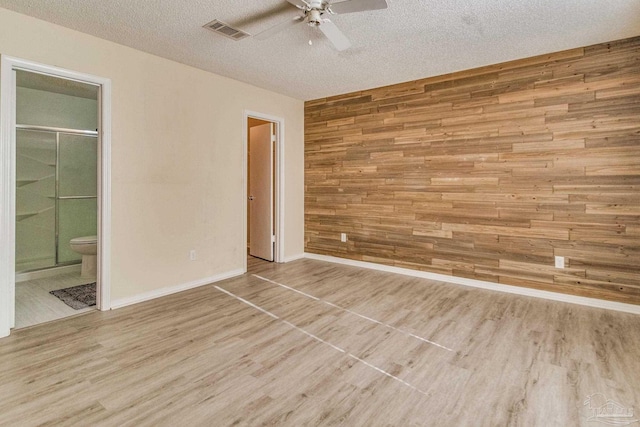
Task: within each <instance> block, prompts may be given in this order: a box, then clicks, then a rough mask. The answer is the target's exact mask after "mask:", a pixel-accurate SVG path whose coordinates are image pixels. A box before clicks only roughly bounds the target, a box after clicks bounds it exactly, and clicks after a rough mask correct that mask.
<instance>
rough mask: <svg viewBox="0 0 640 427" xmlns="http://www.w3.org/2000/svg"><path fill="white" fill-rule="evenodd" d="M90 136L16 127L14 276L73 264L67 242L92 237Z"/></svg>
mask: <svg viewBox="0 0 640 427" xmlns="http://www.w3.org/2000/svg"><path fill="white" fill-rule="evenodd" d="M97 155H98V135H97V132H95V131H88V130H74V129H65V128H55V127H46V126H34V125H21V124H18V125H17V126H16V272H18V273H20V272H26V271H33V270H40V269H45V268H51V267H56V266H62V265H69V264H76V263H79V262H80V261H81V259H82V256H81V255H80V254H78V253H75V252H74V251H72V250H71V247H70V245H69V241H70V240H71V239H72V238H74V237H78V236H89V235H95V234H96V232H97V222H98V218H97V212H98V207H97V188H98V185H97V164H98V158H97Z"/></svg>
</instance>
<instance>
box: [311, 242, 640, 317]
mask: <svg viewBox="0 0 640 427" xmlns="http://www.w3.org/2000/svg"><path fill="white" fill-rule="evenodd" d="M304 256H305V258H309V259H315V260H319V261H327V262H333V263H336V264H344V265H351V266H354V267H361V268H368V269H371V270H378V271H385V272H388V273H396V274H402V275H404V276H411V277H420V278H423V279H430V280H437V281H439V282H447V283H455V284H457V285H463V286H472V287H474V288H481V289H489V290H492V291H498V292H507V293H510V294H516V295H525V296H529V297H535V298H543V299H548V300H553V301H561V302H568V303H571V304H579V305H586V306H588V307H597V308H604V309H608V310H616V311H623V312H625V313H633V314H640V305H635V304H626V303H623V302H615V301H607V300H602V299H597V298H587V297H581V296H577V295H568V294H561V293H558V292H549V291H541V290H538V289H531V288H524V287H519V286H511V285H503V284H500V283H493V282H485V281H484V280H477V279H467V278H466V277H456V276H447V275H445V274H438V273H430V272H427V271H420V270H411V269H410V268H401V267H393V266H390V265H384V264H376V263H373V262H365V261H356V260H352V259H347V258H338V257H333V256H328V255H319V254H312V253H308V252H305V254H304Z"/></svg>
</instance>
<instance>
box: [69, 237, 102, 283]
mask: <svg viewBox="0 0 640 427" xmlns="http://www.w3.org/2000/svg"><path fill="white" fill-rule="evenodd" d="M69 244H70V245H71V249H72V250H73V251H74V252H77V253H79V254H81V255H82V271H81V273H80V277H87V278H94V277H96V271H97V265H98V262H97V257H96V255H97V254H98V236H83V237H76V238H73V239H71V241H70V242H69Z"/></svg>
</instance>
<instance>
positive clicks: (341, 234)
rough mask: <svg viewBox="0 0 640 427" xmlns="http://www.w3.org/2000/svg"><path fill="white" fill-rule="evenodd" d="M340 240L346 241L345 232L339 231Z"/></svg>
mask: <svg viewBox="0 0 640 427" xmlns="http://www.w3.org/2000/svg"><path fill="white" fill-rule="evenodd" d="M340 241H341V242H346V241H347V233H340Z"/></svg>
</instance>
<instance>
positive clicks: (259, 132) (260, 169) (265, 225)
mask: <svg viewBox="0 0 640 427" xmlns="http://www.w3.org/2000/svg"><path fill="white" fill-rule="evenodd" d="M249 153H250V154H249V155H250V159H249V203H250V205H251V206H250V209H249V211H250V218H249V235H250V236H251V239H250V241H249V254H250V255H252V256H255V257H258V258H262V259H266V260H267V261H273V236H274V232H273V231H274V230H273V124H272V123H267V124H264V125H260V126H254V127H252V128H251V129H250V130H249Z"/></svg>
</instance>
